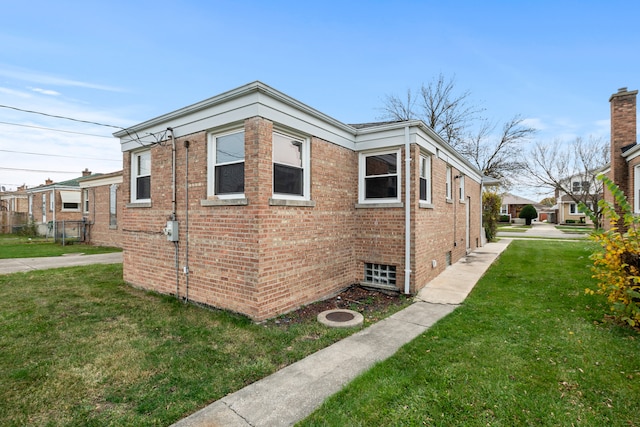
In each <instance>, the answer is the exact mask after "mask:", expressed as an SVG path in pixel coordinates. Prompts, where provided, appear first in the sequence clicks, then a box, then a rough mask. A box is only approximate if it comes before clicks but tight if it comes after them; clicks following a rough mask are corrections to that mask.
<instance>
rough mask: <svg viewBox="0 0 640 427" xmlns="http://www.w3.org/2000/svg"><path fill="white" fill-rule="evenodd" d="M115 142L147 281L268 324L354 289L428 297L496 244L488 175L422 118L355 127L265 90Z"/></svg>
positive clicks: (128, 223)
mask: <svg viewBox="0 0 640 427" xmlns="http://www.w3.org/2000/svg"><path fill="white" fill-rule="evenodd" d="M114 135H115V136H116V137H118V138H120V142H121V147H122V151H123V168H124V170H123V185H122V197H123V199H124V201H125V207H124V209H123V212H122V219H121V221H119V226H121V227H122V241H123V248H124V260H123V271H124V279H125V280H126V281H127V282H129V283H130V284H132V285H134V286H137V287H142V288H146V289H152V290H155V291H158V292H161V293H165V294H173V295H176V296H178V297H180V298H186V299H189V300H192V301H196V302H198V303H203V304H207V305H210V306H214V307H219V308H223V309H227V310H231V311H235V312H240V313H243V314H245V315H247V316H249V317H251V318H252V319H254V320H262V319H266V318H269V317H273V316H276V315H278V314H281V313H284V312H287V311H290V310H293V309H296V308H298V307H299V306H301V305H304V304H308V303H311V302H313V301H316V300H319V299H322V298H325V297H328V296H331V295H333V294H335V293H337V292H339V291H340V290H342V289H344V288H345V287H347V286H349V285H352V284H354V283H363V284H366V285H369V286H376V287H381V288H386V289H392V290H396V291H401V292H405V293H415V292H417V291H418V290H419V289H421V288H422V287H423V286H425V285H426V284H427V283H428V282H429V281H430V280H431V279H433V278H434V277H436V276H437V275H438V274H439V273H440V272H442V271H443V270H444V269H445V268H446V267H447V265H450V264H451V263H454V262H456V261H457V260H459V259H460V258H462V257H463V256H465V255H466V254H467V253H468V252H469V251H471V250H473V249H475V248H477V247H479V246H481V245H482V240H483V236H484V233H483V230H482V224H481V192H482V177H481V175H480V173H479V171H478V170H477V169H476V168H474V167H473V166H472V165H471V164H470V163H469V162H468V161H466V160H465V159H463V158H462V157H461V156H460V155H459V154H458V153H457V152H455V151H454V150H453V149H452V148H451V147H450V146H449V145H448V144H447V143H446V142H444V141H443V140H442V139H441V138H440V137H439V136H438V135H437V134H436V133H435V132H434V131H433V130H432V129H431V128H429V127H427V126H426V125H425V124H424V123H423V122H421V121H417V120H415V121H405V122H393V123H370V124H362V125H348V124H344V123H341V122H339V121H337V120H335V119H333V118H331V117H329V116H327V115H325V114H323V113H321V112H319V111H317V110H315V109H313V108H311V107H309V106H307V105H305V104H303V103H301V102H299V101H297V100H295V99H293V98H291V97H289V96H287V95H285V94H284V93H281V92H279V91H277V90H275V89H273V88H271V87H269V86H267V85H265V84H263V83H261V82H253V83H250V84H248V85H245V86H242V87H239V88H237V89H234V90H231V91H228V92H225V93H223V94H221V95H218V96H215V97H213V98H209V99H206V100H204V101H201V102H199V103H196V104H193V105H190V106H187V107H184V108H182V109H179V110H177V111H174V112H171V113H168V114H165V115H162V116H160V117H157V118H154V119H151V120H148V121H146V122H143V123H140V124H138V125H135V126H132V127H131V128H129V129H127V130H124V131H119V132H116V133H115V134H114ZM407 153H408V155H409V159H408V161H407V158H406V154H407ZM405 190H408V191H405Z"/></svg>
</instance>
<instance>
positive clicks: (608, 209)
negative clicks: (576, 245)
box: [579, 175, 640, 329]
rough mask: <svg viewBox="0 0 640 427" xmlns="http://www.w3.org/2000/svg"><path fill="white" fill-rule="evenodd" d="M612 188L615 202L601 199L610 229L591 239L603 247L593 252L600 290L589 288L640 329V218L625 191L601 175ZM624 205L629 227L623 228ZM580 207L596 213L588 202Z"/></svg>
mask: <svg viewBox="0 0 640 427" xmlns="http://www.w3.org/2000/svg"><path fill="white" fill-rule="evenodd" d="M598 179H600V180H601V181H602V182H603V183H604V185H605V186H606V187H607V188H608V189H609V191H610V192H611V194H612V195H613V198H614V203H609V202H606V201H605V200H600V201H599V202H598V205H599V206H600V208H601V209H602V212H603V218H604V219H605V220H608V221H609V224H611V227H610V228H609V230H597V231H595V232H594V233H593V234H592V235H591V239H592V240H594V241H595V242H597V243H598V244H599V245H600V250H599V251H597V252H595V253H593V254H592V255H591V259H592V260H593V273H594V274H593V277H594V278H595V279H596V280H597V281H598V288H597V289H596V290H593V289H586V290H585V292H586V293H588V294H600V295H606V297H607V300H608V301H609V303H610V304H611V310H612V312H613V313H614V316H615V317H616V318H617V319H618V320H619V321H622V322H625V323H627V324H629V325H630V326H632V327H634V328H638V329H640V233H639V231H638V230H639V228H640V227H639V225H640V217H637V216H635V215H634V214H633V209H632V208H631V205H630V204H629V202H628V201H627V198H626V197H625V195H624V193H623V192H622V191H621V190H620V189H619V188H618V186H617V185H616V184H615V183H614V182H613V181H611V180H610V179H609V178H607V177H606V176H604V175H602V176H600V177H598ZM616 205H617V206H618V207H619V208H620V211H621V213H622V218H623V223H624V227H625V229H626V230H624V231H623V230H619V229H618V224H619V220H620V214H618V213H617V212H616V211H615V206H616ZM579 209H580V210H581V211H582V212H584V213H585V214H586V215H588V216H589V217H590V218H593V216H595V214H594V213H593V211H591V210H590V209H589V208H588V207H587V206H586V205H584V204H580V206H579Z"/></svg>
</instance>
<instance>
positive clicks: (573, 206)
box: [569, 203, 578, 215]
mask: <svg viewBox="0 0 640 427" xmlns="http://www.w3.org/2000/svg"><path fill="white" fill-rule="evenodd" d="M569 213H570V214H571V215H576V214H577V213H578V205H576V204H575V203H571V204H569Z"/></svg>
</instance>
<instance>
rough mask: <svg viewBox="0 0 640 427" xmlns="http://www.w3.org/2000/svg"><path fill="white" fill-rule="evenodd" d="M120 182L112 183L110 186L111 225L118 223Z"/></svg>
mask: <svg viewBox="0 0 640 427" xmlns="http://www.w3.org/2000/svg"><path fill="white" fill-rule="evenodd" d="M117 191H118V184H111V186H110V187H109V226H110V227H115V226H117V225H118V214H117V212H118V211H117V202H116V200H117V195H118V193H117Z"/></svg>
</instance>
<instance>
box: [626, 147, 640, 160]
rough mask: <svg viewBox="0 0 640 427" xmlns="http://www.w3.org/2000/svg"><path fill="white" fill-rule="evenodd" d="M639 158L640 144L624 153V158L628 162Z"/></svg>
mask: <svg viewBox="0 0 640 427" xmlns="http://www.w3.org/2000/svg"><path fill="white" fill-rule="evenodd" d="M638 156H640V144H639V145H636V146H634V147H633V148H631V149H629V150H627V151H625V152H624V153H622V157H624V158H625V159H627V162H628V161H629V160H631V159H635V158H636V157H638Z"/></svg>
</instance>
